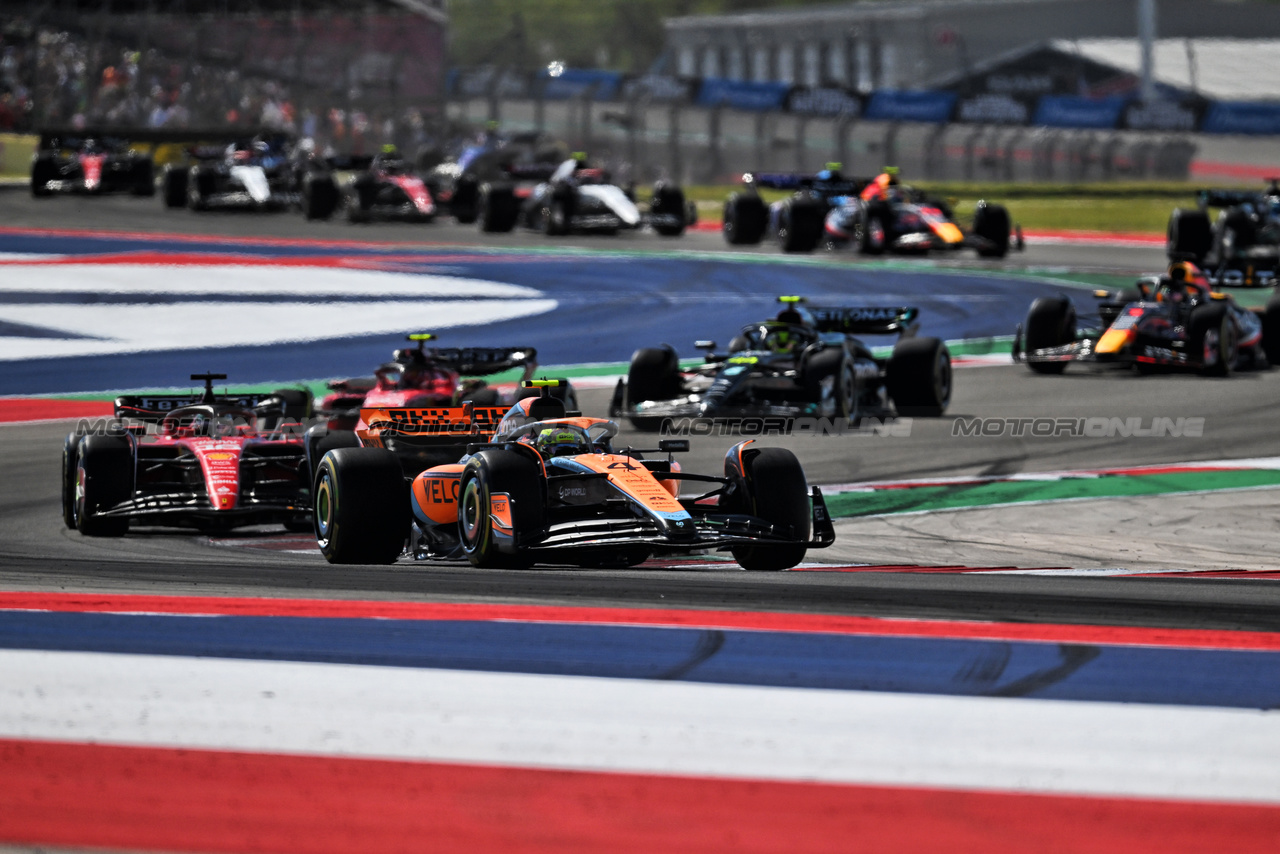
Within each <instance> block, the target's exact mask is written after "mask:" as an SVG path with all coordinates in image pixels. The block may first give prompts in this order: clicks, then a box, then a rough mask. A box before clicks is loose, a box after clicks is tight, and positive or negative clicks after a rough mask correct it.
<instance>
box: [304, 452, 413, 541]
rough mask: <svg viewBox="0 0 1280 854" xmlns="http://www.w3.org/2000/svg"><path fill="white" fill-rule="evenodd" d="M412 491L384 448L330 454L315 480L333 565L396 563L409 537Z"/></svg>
mask: <svg viewBox="0 0 1280 854" xmlns="http://www.w3.org/2000/svg"><path fill="white" fill-rule="evenodd" d="M409 500H410V498H409V487H408V485H407V483H406V482H405V479H404V474H403V472H402V471H401V469H400V461H399V460H397V459H396V455H395V454H393V453H392V452H390V451H386V450H383V449H382V448H340V449H338V450H335V451H330V452H329V453H327V454H325V457H324V459H323V460H321V461H320V467H319V470H318V471H317V473H316V482H315V505H314V507H315V517H314V518H315V534H316V544H317V545H318V546H319V547H320V553H321V554H323V555H324V558H325V560H327V561H329V563H341V564H351V563H369V564H387V563H395V560H396V558H398V557H399V556H400V553H401V552H402V551H404V544H405V540H406V539H407V538H408V536H409V524H410V517H409Z"/></svg>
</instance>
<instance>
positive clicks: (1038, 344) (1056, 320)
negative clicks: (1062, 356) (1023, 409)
mask: <svg viewBox="0 0 1280 854" xmlns="http://www.w3.org/2000/svg"><path fill="white" fill-rule="evenodd" d="M1022 328H1023V329H1024V330H1025V333H1024V338H1025V340H1024V347H1023V349H1024V352H1027V353H1030V352H1031V351H1032V350H1043V349H1045V348H1048V347H1061V346H1063V345H1064V344H1070V343H1071V342H1072V341H1074V340H1075V337H1076V310H1075V306H1073V305H1072V304H1071V300H1069V299H1067V298H1066V297H1039V298H1037V299H1036V300H1035V302H1033V303H1031V309H1030V311H1028V312H1027V320H1026V322H1025V323H1024V324H1023V327H1022ZM1027 367H1028V368H1030V369H1031V370H1033V371H1035V372H1036V373H1037V374H1060V373H1062V372H1063V371H1065V370H1066V369H1067V363H1066V362H1027Z"/></svg>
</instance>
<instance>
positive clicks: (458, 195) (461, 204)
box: [449, 175, 480, 225]
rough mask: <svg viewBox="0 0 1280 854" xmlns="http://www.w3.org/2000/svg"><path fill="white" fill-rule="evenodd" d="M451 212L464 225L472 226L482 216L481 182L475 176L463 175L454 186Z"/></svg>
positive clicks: (450, 203) (450, 202)
mask: <svg viewBox="0 0 1280 854" xmlns="http://www.w3.org/2000/svg"><path fill="white" fill-rule="evenodd" d="M449 211H450V212H451V213H452V214H453V218H454V219H456V220H457V221H458V222H460V223H462V224H463V225H471V223H473V222H475V221H476V217H478V216H479V215H480V182H479V181H477V180H476V177H475V176H474V175H462V176H460V177H459V178H458V180H457V181H456V182H455V183H454V185H453V196H452V197H451V198H450V200H449Z"/></svg>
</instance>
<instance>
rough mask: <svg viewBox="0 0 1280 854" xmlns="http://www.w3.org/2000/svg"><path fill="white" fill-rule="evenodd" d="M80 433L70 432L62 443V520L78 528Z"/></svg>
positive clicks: (73, 528)
mask: <svg viewBox="0 0 1280 854" xmlns="http://www.w3.org/2000/svg"><path fill="white" fill-rule="evenodd" d="M79 447H80V435H79V434H78V433H69V434H68V435H67V438H66V439H65V440H64V441H63V443H62V522H63V524H65V525H66V526H67V527H68V528H69V529H71V530H72V531H74V530H75V529H76V469H77V468H78V466H79V456H78V454H79Z"/></svg>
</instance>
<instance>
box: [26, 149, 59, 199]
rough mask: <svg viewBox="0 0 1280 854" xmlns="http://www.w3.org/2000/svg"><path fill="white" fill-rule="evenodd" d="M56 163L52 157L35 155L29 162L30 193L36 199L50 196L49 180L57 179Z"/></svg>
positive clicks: (51, 192) (51, 193)
mask: <svg viewBox="0 0 1280 854" xmlns="http://www.w3.org/2000/svg"><path fill="white" fill-rule="evenodd" d="M57 178H58V164H57V162H56V161H55V160H54V159H53V158H52V157H37V158H36V159H35V160H33V161H32V162H31V195H33V196H35V197H36V198H37V199H42V198H45V197H47V196H52V195H53V191H52V190H50V189H49V182H50V181H54V180H57Z"/></svg>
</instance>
